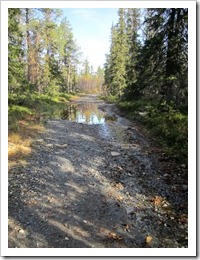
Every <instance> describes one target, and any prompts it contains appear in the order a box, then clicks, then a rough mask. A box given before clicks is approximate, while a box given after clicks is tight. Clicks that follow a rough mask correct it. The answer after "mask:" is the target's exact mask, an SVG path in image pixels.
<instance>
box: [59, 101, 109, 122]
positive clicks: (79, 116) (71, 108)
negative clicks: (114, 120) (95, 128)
mask: <svg viewBox="0 0 200 260" xmlns="http://www.w3.org/2000/svg"><path fill="white" fill-rule="evenodd" d="M61 118H62V119H67V120H69V121H73V122H77V123H86V124H90V125H96V124H99V125H103V124H104V123H105V115H104V113H103V112H101V111H100V110H99V109H98V107H97V105H96V104H94V103H80V104H69V105H68V106H67V107H66V108H65V109H64V110H63V112H62V115H61Z"/></svg>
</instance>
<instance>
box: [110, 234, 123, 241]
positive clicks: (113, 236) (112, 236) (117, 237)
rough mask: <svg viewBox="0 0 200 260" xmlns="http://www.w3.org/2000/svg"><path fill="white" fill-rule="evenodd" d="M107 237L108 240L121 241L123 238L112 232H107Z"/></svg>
mask: <svg viewBox="0 0 200 260" xmlns="http://www.w3.org/2000/svg"><path fill="white" fill-rule="evenodd" d="M108 237H109V238H112V239H115V240H122V239H123V237H121V236H119V235H117V234H116V233H114V232H109V233H108Z"/></svg>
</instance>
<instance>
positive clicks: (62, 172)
mask: <svg viewBox="0 0 200 260" xmlns="http://www.w3.org/2000/svg"><path fill="white" fill-rule="evenodd" d="M74 102H75V104H76V106H77V107H79V106H80V107H81V104H86V105H87V106H88V107H90V108H91V107H92V106H94V105H95V106H98V107H99V108H98V109H97V107H96V108H95V109H96V110H95V111H96V112H95V113H93V114H92V113H90V115H89V114H87V113H88V112H87V113H86V112H85V115H86V116H85V117H84V116H83V113H82V114H78V116H77V111H76V113H75V114H76V116H77V117H76V118H75V117H74V119H71V120H72V121H69V120H62V119H52V120H49V121H48V122H47V124H46V131H45V132H44V133H42V134H41V135H40V137H38V139H37V140H36V141H35V143H34V153H33V154H32V157H31V158H30V159H29V161H28V164H27V165H26V166H24V167H18V168H17V167H15V168H12V169H11V170H10V172H9V247H26V248H34V247H35V248H44V247H46V248H85V247H87V248H91V247H93V248H94V247H95V248H102V247H112V248H116V247H124V248H134V247H137V248H141V247H187V184H185V183H183V182H181V180H177V179H176V178H177V176H178V174H179V175H181V168H180V169H179V168H176V166H175V165H174V166H173V167H172V164H171V163H170V164H169V162H168V161H167V160H166V159H165V158H164V157H163V156H162V155H161V153H160V151H158V150H156V149H155V148H154V147H153V146H152V144H151V143H150V142H148V141H147V140H146V138H145V137H144V136H143V135H142V134H141V133H140V132H139V130H138V128H137V127H136V126H135V125H134V124H131V123H130V122H129V121H128V120H127V119H125V118H123V117H120V116H119V115H118V114H117V109H116V107H115V106H113V105H109V104H105V103H103V102H102V101H99V100H98V99H97V97H96V96H94V95H88V96H85V97H82V98H80V99H78V100H77V101H74ZM80 107H79V110H80ZM92 109H93V110H94V107H92ZM70 111H71V110H70ZM73 111H74V110H73ZM82 112H83V109H82ZM81 120H82V121H84V120H85V121H88V124H86V123H84V122H82V123H77V122H78V121H79V122H80V121H81ZM98 120H99V121H98ZM113 120H114V121H113ZM98 122H99V124H98ZM169 166H170V167H169ZM183 167H184V166H183ZM173 171H174V172H173ZM175 175H176V177H175ZM172 183H173V185H172Z"/></svg>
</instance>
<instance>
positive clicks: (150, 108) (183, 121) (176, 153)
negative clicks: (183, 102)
mask: <svg viewBox="0 0 200 260" xmlns="http://www.w3.org/2000/svg"><path fill="white" fill-rule="evenodd" d="M117 105H118V107H119V108H120V110H121V111H124V112H125V113H126V115H127V116H128V117H129V118H130V119H131V120H134V121H137V122H139V123H140V124H142V125H143V126H144V127H145V128H146V130H147V131H148V133H149V134H150V136H151V137H152V138H153V139H154V140H155V142H156V143H157V144H158V145H159V146H160V147H161V148H162V149H163V150H164V151H165V153H166V154H167V155H168V156H169V157H172V158H174V159H176V160H177V161H180V162H181V163H184V164H186V165H187V160H188V115H187V113H183V112H180V111H179V110H175V109H173V107H172V106H170V105H167V104H166V103H162V104H158V103H156V102H152V101H149V100H135V101H121V102H120V101H119V102H117Z"/></svg>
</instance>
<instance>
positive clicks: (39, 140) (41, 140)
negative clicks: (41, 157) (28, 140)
mask: <svg viewBox="0 0 200 260" xmlns="http://www.w3.org/2000/svg"><path fill="white" fill-rule="evenodd" d="M36 141H37V142H43V141H44V139H37V140H36Z"/></svg>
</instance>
